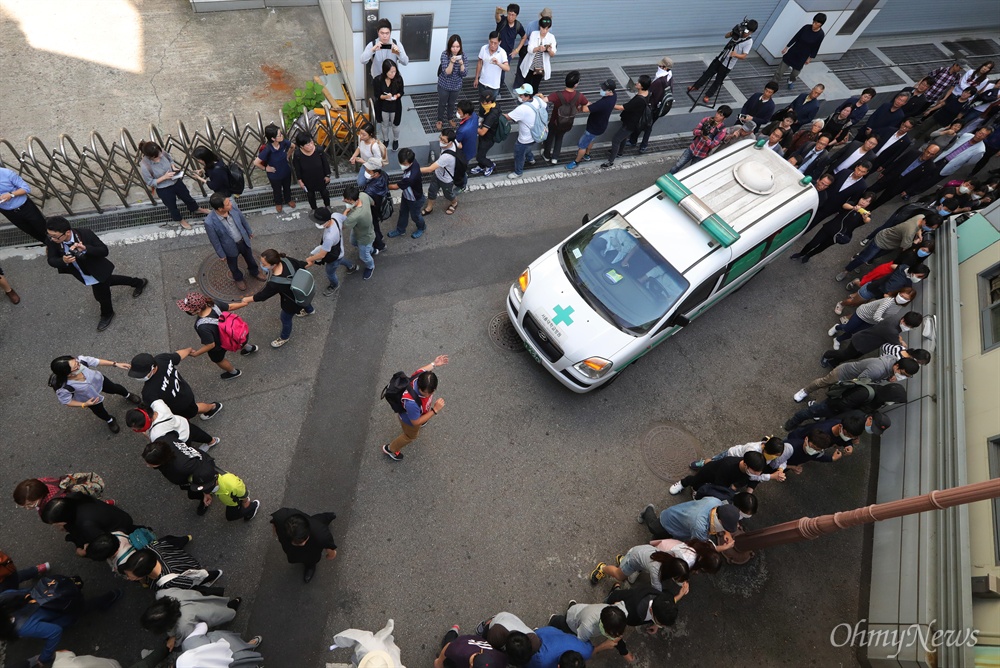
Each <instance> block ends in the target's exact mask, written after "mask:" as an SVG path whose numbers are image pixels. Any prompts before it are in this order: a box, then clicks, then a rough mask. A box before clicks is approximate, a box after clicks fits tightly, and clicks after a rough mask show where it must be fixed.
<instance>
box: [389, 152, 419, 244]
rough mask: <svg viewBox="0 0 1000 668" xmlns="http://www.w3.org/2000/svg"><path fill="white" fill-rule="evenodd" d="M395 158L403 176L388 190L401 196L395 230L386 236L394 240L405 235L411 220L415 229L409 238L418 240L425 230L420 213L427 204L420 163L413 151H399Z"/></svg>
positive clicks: (390, 185) (391, 184)
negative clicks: (396, 191)
mask: <svg viewBox="0 0 1000 668" xmlns="http://www.w3.org/2000/svg"><path fill="white" fill-rule="evenodd" d="M396 157H397V159H398V160H399V166H400V167H402V168H403V176H402V177H401V178H400V179H399V183H390V184H389V190H399V191H400V192H401V193H402V195H403V196H402V198H401V199H400V200H399V220H398V221H397V222H396V229H394V230H392V231H391V232H389V234H388V235H387V236H388V237H389V238H390V239H395V238H396V237H401V236H403V235H404V234H406V228H407V226H408V225H409V223H410V219H411V218H412V219H413V223H414V225H416V226H417V229H416V231H415V232H414V233H413V234H411V235H410V236H411V237H413V238H414V239H419V238H420V237H422V236H424V231H425V230H426V229H427V223H425V222H424V216H423V214H421V213H420V211H421V209H423V208H424V204H425V203H426V202H427V198H426V197H424V182H423V178H422V176H421V174H420V163H418V162H417V158H416V156H415V155H414V153H413V149H409V148H403V149H400V150H399V153H398V154H397V155H396Z"/></svg>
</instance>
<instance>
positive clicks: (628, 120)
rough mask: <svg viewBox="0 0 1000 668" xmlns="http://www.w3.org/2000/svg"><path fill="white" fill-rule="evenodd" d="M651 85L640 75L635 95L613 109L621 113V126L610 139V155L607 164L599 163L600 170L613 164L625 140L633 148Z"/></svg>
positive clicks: (646, 77) (644, 75)
mask: <svg viewBox="0 0 1000 668" xmlns="http://www.w3.org/2000/svg"><path fill="white" fill-rule="evenodd" d="M651 85H652V81H650V78H649V75H648V74H643V75H641V76H640V77H639V80H638V81H636V82H635V95H634V96H633V97H632V99H631V100H629V101H628V102H626V103H625V104H616V105H615V109H616V110H618V111H620V112H622V113H621V115H620V116H619V118H621V121H622V126H621V128H619V130H618V132H616V133H615V136H614V137H612V139H611V155H610V156H609V157H608V161H607V162H602V163H601V169H607V168H608V167H611V166H612V165H614V164H615V158H617V157H618V154H619V153H620V152H621V150H622V149H623V148H624V147H625V141H626V140H628V141H629V142H630V143H631V144H632V145H633V146H634V145H635V143H636V140H638V139H639V131H640V130H642V128H641V127H640V126H639V124H640V123H641V122H642V118H643V115H644V113H645V110H646V108H647V107H648V106H649V87H650V86H651Z"/></svg>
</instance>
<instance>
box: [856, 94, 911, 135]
mask: <svg viewBox="0 0 1000 668" xmlns="http://www.w3.org/2000/svg"><path fill="white" fill-rule="evenodd" d="M909 99H910V94H909V93H907V92H899V93H896V97H894V98H892V100H890V101H889V102H886V103H885V104H882V105H879V107H878V109H876V110H875V111H873V112H872V115H871V116H869V117H868V119H867V120H866V121H865V125H864V127H863V128H861V129H860V130H858V134H857V136H856V137H855V139H861V140H864V139H867V138H868V137H871V136H872V135H878V134H879V133H881V132H882V131H883V130H885V129H886V128H897V127H899V124H900V123H902V122H903V119H904V118H906V113H905V112H904V111H903V108H904V107H905V106H906V102H907V100H909Z"/></svg>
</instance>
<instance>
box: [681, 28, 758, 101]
mask: <svg viewBox="0 0 1000 668" xmlns="http://www.w3.org/2000/svg"><path fill="white" fill-rule="evenodd" d="M744 41H746V40H745V39H736V38H732V39H730V40H729V41H728V42H726V45H725V46H724V47H722V51H720V52H719V55H717V56H716V57H715V58H714V59H712V63H715V62H718V63H719V65H720V66H721V65H722V59H723V58H724V57H725V56H726V54H727V53H729V52H730V51H732V50H733V49H734V48H735V47H736V45H737V44H739V43H740V42H744ZM711 66H712V65H711V64H709V67H711ZM715 76H716V77H717V76H718V75H717V74H716V75H715ZM726 76H728V74H727V75H726ZM714 78H715V77H710V78H709V80H708V81H706V82H705V85H707V86H711V85H712V84H711V81H712V79H714ZM721 92H722V83H720V84H719V87H718V88H717V89H716V90H715V98H714V99H713V100H712V103H711V104H708V103H707V102H705V101H704V100H703V99H702V98H703V97H704V96H703V95H702V94H701V91H700V90H694V91H691V90H689V91H687V96H688V98H690V100H691V108H690V109H688V113H689V114H690V113H691V112H692V111H694V110H695V107H708V108H709V109H715V103H716V102H718V101H719V93H721ZM692 93H696V95H692Z"/></svg>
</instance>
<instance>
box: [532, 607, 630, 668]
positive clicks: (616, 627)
mask: <svg viewBox="0 0 1000 668" xmlns="http://www.w3.org/2000/svg"><path fill="white" fill-rule="evenodd" d="M627 617H628V611H627V610H626V608H625V604H624V603H623V602H621V601H618V602H616V603H614V604H610V605H609V604H607V603H577V602H576V601H575V600H573V601H570V602H569V607H568V608H566V612H565V613H564V614H552V615H550V616H549V623H548V625H549V626H552V627H555V628H557V629H560V630H562V631H566V632H567V633H572V634H574V635H576V637H577V638H579V639H580V640H583V641H588V642H590V643H591V645H593V648H594V651H593V653H594V654H599V653H601V652H606V651H608V650H610V649H616V650H617V651H618V653H619V654H620V655H621V656H622V658H623V659H625V660H626V661H628V662H629V663H632V662H633V661H635V657H634V656H633V655H632V654H630V653H629V651H628V646H627V645H626V644H625V642H624V641H623V640H622V637H623V636H624V635H625V631H626V630H628V624H627V623H626V621H627Z"/></svg>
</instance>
